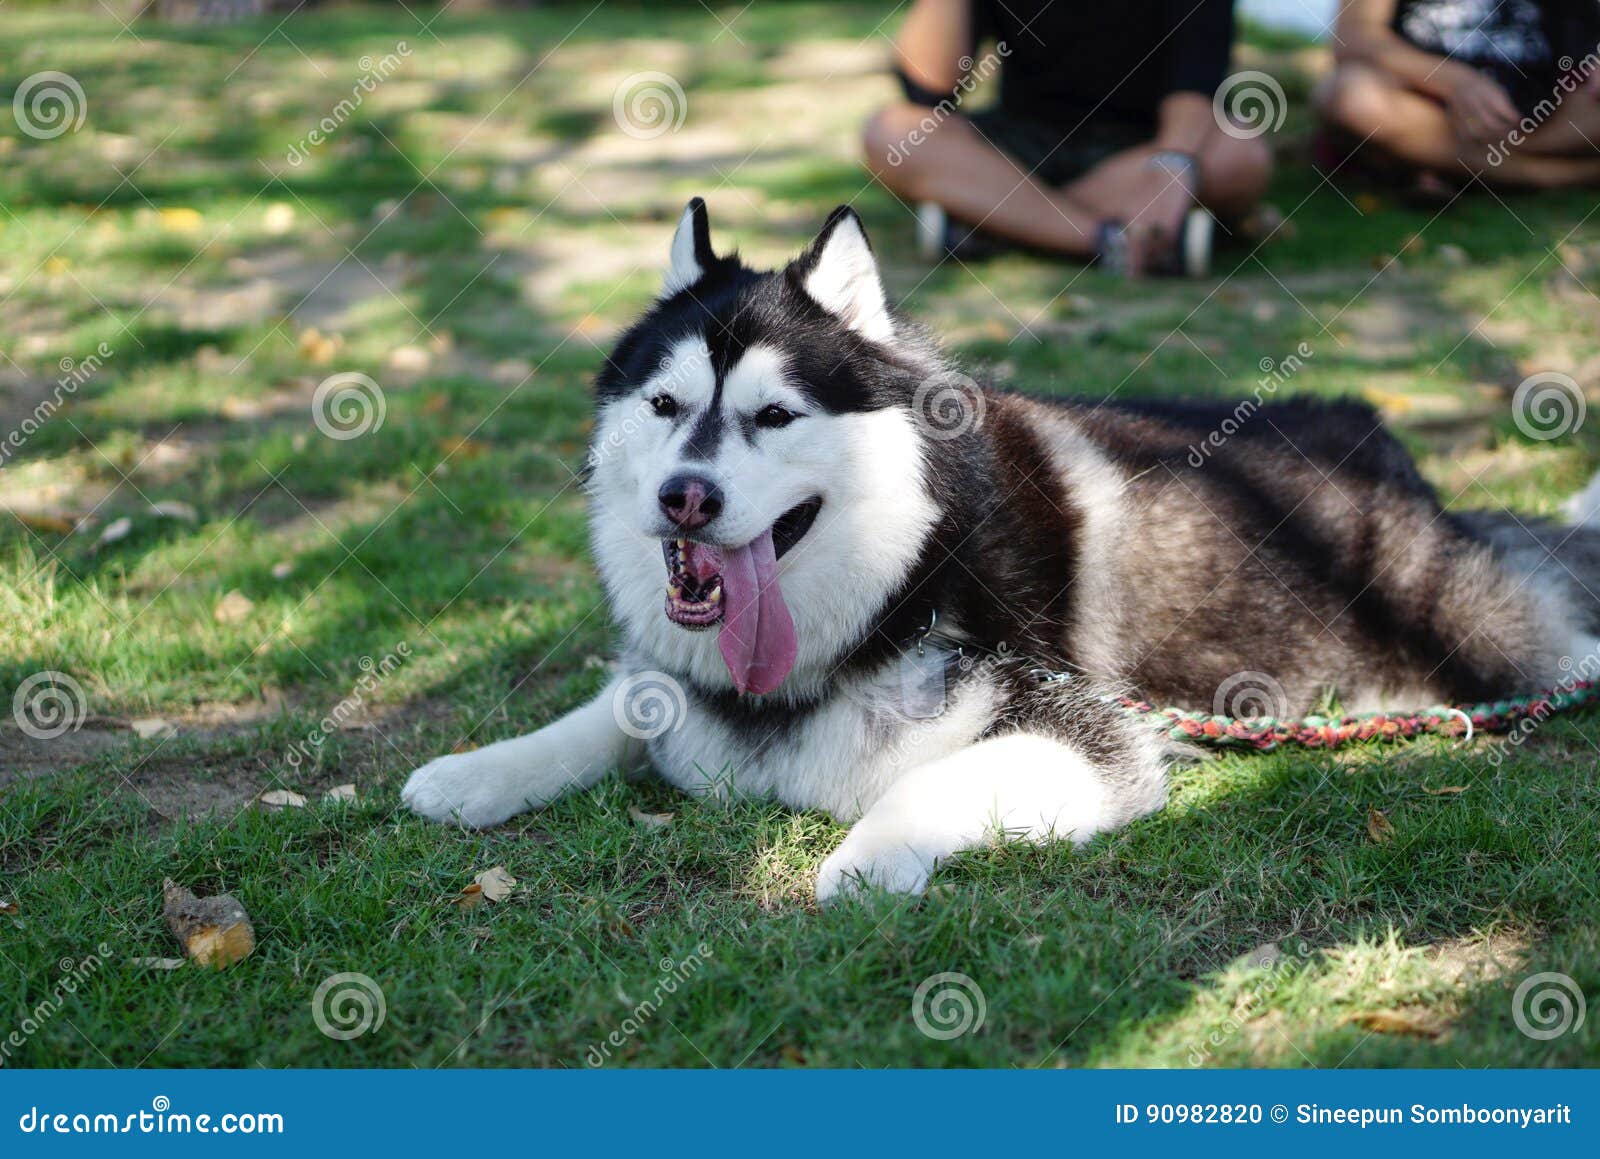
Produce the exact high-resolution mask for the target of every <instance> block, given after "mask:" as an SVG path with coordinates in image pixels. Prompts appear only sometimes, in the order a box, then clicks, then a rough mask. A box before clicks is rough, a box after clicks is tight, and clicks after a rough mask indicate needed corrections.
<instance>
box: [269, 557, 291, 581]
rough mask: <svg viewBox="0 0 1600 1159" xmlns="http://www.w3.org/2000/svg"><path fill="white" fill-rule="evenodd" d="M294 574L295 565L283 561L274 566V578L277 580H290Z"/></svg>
mask: <svg viewBox="0 0 1600 1159" xmlns="http://www.w3.org/2000/svg"><path fill="white" fill-rule="evenodd" d="M293 574H294V564H292V563H290V562H288V561H287V560H282V561H280V562H278V563H275V564H273V565H272V578H273V579H275V580H284V579H288V578H289V577H290V576H291V575H293Z"/></svg>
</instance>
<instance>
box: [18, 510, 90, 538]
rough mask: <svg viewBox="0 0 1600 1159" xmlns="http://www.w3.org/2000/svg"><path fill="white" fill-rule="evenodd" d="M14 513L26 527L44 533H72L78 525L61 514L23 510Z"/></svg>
mask: <svg viewBox="0 0 1600 1159" xmlns="http://www.w3.org/2000/svg"><path fill="white" fill-rule="evenodd" d="M12 514H13V515H15V516H16V517H17V519H18V520H19V521H20V522H21V523H22V525H23V526H24V527H26V528H28V529H29V530H30V531H37V532H40V533H42V534H48V535H71V534H72V529H73V528H74V527H75V526H76V524H74V523H73V522H72V520H70V519H68V518H66V517H65V516H61V515H29V514H27V513H25V512H22V511H13V512H12Z"/></svg>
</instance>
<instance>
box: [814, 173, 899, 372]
mask: <svg viewBox="0 0 1600 1159" xmlns="http://www.w3.org/2000/svg"><path fill="white" fill-rule="evenodd" d="M793 269H794V274H795V277H796V278H797V279H798V281H799V282H800V285H801V286H802V288H804V290H805V292H806V294H807V295H809V296H810V298H811V300H812V301H814V302H816V303H817V305H819V306H821V307H822V308H823V309H824V310H826V311H828V313H830V314H833V315H834V316H835V317H837V318H840V319H842V320H843V321H844V324H845V325H846V326H848V327H850V329H852V330H854V331H855V332H856V333H857V334H860V335H861V336H862V337H864V338H870V339H872V340H873V341H874V342H885V341H888V340H889V339H890V338H892V337H894V319H893V318H892V317H891V316H890V314H889V304H888V302H887V301H886V300H885V298H884V296H883V283H882V282H881V281H880V280H879V279H878V262H877V259H876V258H874V257H873V256H872V246H871V245H870V244H868V242H867V231H866V230H865V229H864V228H862V225H861V219H860V218H859V217H857V216H856V211H855V210H853V209H851V208H850V207H849V206H848V205H841V206H840V207H839V208H838V209H835V210H834V211H833V212H832V213H830V214H829V215H828V220H827V222H826V223H824V224H823V227H822V232H821V233H819V234H817V238H816V240H815V241H813V242H812V243H811V245H810V247H809V248H807V250H806V252H805V253H803V254H801V255H800V256H799V257H798V258H796V259H795V262H794V267H793Z"/></svg>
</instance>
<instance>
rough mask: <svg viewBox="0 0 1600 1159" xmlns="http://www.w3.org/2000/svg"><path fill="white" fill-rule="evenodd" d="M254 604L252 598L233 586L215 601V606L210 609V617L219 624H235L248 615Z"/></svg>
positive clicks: (253, 608)
mask: <svg viewBox="0 0 1600 1159" xmlns="http://www.w3.org/2000/svg"><path fill="white" fill-rule="evenodd" d="M255 606H256V605H255V601H254V600H252V599H251V598H250V597H249V596H247V595H245V594H244V593H243V592H241V591H240V590H239V589H238V588H234V589H233V590H232V591H231V592H229V593H228V594H227V595H225V596H223V597H222V598H221V599H220V600H218V601H217V606H216V607H214V608H212V609H211V618H212V619H214V620H216V621H217V623H219V624H237V623H238V622H239V621H241V620H243V619H245V618H246V617H247V616H249V615H250V613H251V612H252V611H254V610H255Z"/></svg>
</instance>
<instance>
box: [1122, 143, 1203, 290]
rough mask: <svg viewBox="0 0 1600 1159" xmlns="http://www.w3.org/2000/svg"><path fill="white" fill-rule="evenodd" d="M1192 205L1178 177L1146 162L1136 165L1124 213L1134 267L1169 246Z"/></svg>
mask: <svg viewBox="0 0 1600 1159" xmlns="http://www.w3.org/2000/svg"><path fill="white" fill-rule="evenodd" d="M1193 205H1194V195H1193V194H1192V193H1191V192H1190V191H1189V187H1188V186H1187V185H1185V184H1184V182H1183V181H1182V180H1181V179H1180V178H1179V177H1177V176H1175V175H1174V174H1173V173H1171V172H1169V171H1168V170H1166V169H1162V168H1158V167H1152V166H1150V165H1149V164H1148V163H1146V164H1145V165H1142V166H1141V167H1140V169H1139V171H1138V172H1137V173H1136V174H1134V175H1133V179H1132V184H1131V189H1130V196H1129V198H1128V216H1127V222H1128V235H1129V238H1130V240H1131V241H1132V243H1133V259H1132V261H1131V263H1130V264H1131V265H1132V266H1133V267H1134V269H1135V271H1143V270H1145V269H1148V268H1149V267H1150V266H1152V265H1154V264H1156V263H1157V262H1158V261H1159V260H1160V258H1161V256H1162V255H1164V254H1166V253H1167V252H1168V251H1169V250H1171V248H1172V247H1173V245H1174V244H1176V241H1177V237H1178V230H1179V229H1180V228H1182V226H1183V215H1184V214H1186V213H1188V212H1189V210H1190V208H1191V207H1193Z"/></svg>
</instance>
